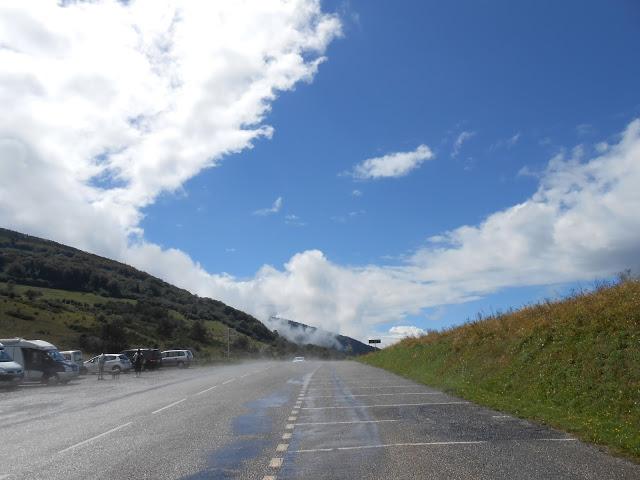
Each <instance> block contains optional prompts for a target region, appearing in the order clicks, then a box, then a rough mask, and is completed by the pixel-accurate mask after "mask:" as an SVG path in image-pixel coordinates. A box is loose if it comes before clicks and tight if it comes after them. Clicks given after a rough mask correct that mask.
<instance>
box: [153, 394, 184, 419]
mask: <svg viewBox="0 0 640 480" xmlns="http://www.w3.org/2000/svg"><path fill="white" fill-rule="evenodd" d="M186 399H187V398H186V397H185V398H183V399H182V400H178V401H177V402H173V403H170V404H169V405H166V406H164V407H162V408H159V409H158V410H155V411H153V412H151V414H152V415H155V414H156V413H160V412H162V411H163V410H166V409H167V408H171V407H174V406H175V405H178V404H180V403H182V402H184V401H185V400H186Z"/></svg>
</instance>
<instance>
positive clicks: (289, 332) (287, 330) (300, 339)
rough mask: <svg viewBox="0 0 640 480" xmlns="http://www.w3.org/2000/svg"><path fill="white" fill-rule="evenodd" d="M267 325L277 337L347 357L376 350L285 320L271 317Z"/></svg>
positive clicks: (342, 337)
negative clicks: (343, 354)
mask: <svg viewBox="0 0 640 480" xmlns="http://www.w3.org/2000/svg"><path fill="white" fill-rule="evenodd" d="M268 323H269V327H270V328H271V329H272V330H277V332H278V334H279V335H281V336H284V337H285V338H286V339H287V340H289V341H291V342H294V343H296V344H298V345H308V344H311V345H318V346H322V347H327V348H334V349H337V350H339V351H342V352H345V353H346V354H348V355H362V354H365V353H370V352H373V351H376V350H378V349H377V348H374V347H372V346H370V345H367V344H365V343H362V342H360V341H358V340H356V339H354V338H351V337H347V336H344V335H338V334H336V333H332V332H328V331H326V330H322V329H320V328H316V327H312V326H310V325H305V324H304V323H300V322H295V321H293V320H288V319H286V318H280V317H271V318H270V319H269V321H268Z"/></svg>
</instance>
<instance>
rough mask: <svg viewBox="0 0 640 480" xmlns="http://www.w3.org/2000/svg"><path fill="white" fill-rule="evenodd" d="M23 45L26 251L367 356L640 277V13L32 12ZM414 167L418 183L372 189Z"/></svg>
mask: <svg viewBox="0 0 640 480" xmlns="http://www.w3.org/2000/svg"><path fill="white" fill-rule="evenodd" d="M74 10H77V11H76V12H75V15H73V16H72V15H70V13H71V12H72V11H74ZM175 18H179V21H177V23H175V22H174V20H173V19H175ZM0 22H4V23H3V24H4V25H7V26H8V27H7V30H6V31H7V32H8V33H7V38H6V39H5V41H4V45H5V47H2V46H0V61H4V65H5V66H7V65H10V67H5V68H7V75H6V76H5V77H4V78H5V79H8V80H2V79H0V82H5V83H2V84H1V85H0V86H4V87H5V91H6V92H9V95H8V96H6V98H4V97H3V98H4V102H5V104H6V105H9V106H8V107H7V108H8V111H9V112H10V113H11V115H8V117H9V116H10V117H11V118H14V119H18V120H16V121H13V122H8V121H7V122H4V123H2V124H0V150H1V152H0V153H3V155H4V158H5V159H7V161H6V162H3V163H4V165H5V166H6V167H7V169H6V171H0V173H3V175H4V180H0V188H2V190H0V192H1V193H5V194H6V195H5V197H4V198H12V199H13V198H15V202H13V203H11V204H9V203H6V204H4V205H3V204H2V203H0V222H1V223H2V224H3V225H5V226H7V227H10V228H15V229H18V230H21V231H25V232H28V233H33V234H36V235H41V236H45V237H47V238H52V239H55V240H58V241H62V242H65V243H68V244H71V245H74V246H77V247H80V248H84V249H86V250H89V251H92V252H95V253H99V254H102V255H105V256H109V257H111V258H116V259H119V260H122V261H125V262H127V263H130V264H132V265H134V266H137V267H138V268H141V269H143V270H146V271H149V272H150V273H153V274H155V275H158V276H160V277H162V278H164V279H166V280H168V281H170V282H172V283H175V284H177V285H179V286H182V287H184V288H187V289H189V290H191V291H192V292H194V293H198V294H200V295H206V296H212V297H214V298H219V299H221V300H223V301H225V302H227V303H230V304H232V305H234V306H236V307H238V308H242V309H244V310H246V311H248V312H250V313H252V314H254V315H256V316H257V317H258V318H260V319H261V320H266V319H268V317H269V315H272V314H278V315H282V316H285V317H289V318H293V319H295V320H297V321H301V322H305V323H309V324H313V325H316V326H321V327H325V328H327V329H331V330H335V331H340V332H341V333H345V334H350V335H353V336H357V337H358V338H362V339H366V338H367V337H369V336H372V335H378V336H383V337H384V336H388V337H389V338H391V337H393V336H394V335H398V332H399V331H400V330H396V333H390V332H389V331H388V330H389V328H391V327H393V326H401V327H403V328H404V327H406V328H407V330H405V331H406V332H410V331H411V328H413V327H417V328H420V329H428V328H443V327H448V326H451V325H455V324H458V323H461V322H463V321H465V320H466V319H467V318H470V317H474V316H475V314H476V312H478V311H482V312H484V313H490V312H491V311H495V310H500V309H501V310H504V309H507V308H509V307H510V306H516V307H517V306H520V305H523V304H527V303H530V302H535V301H538V300H540V299H543V298H549V297H557V296H558V295H562V294H565V293H566V292H568V291H569V290H570V289H571V288H574V287H575V286H577V285H580V286H588V285H590V283H591V282H592V281H593V280H595V279H597V278H610V277H612V276H614V275H615V274H616V272H618V271H620V270H622V269H624V268H636V267H637V266H638V263H637V258H638V255H637V254H638V253H640V252H639V251H638V247H637V245H639V244H640V242H637V239H638V238H640V224H639V220H638V219H637V218H636V216H634V215H630V214H628V212H629V211H633V209H634V208H635V206H640V194H639V193H638V192H636V190H637V189H635V188H633V185H634V183H633V182H634V181H635V179H636V178H637V175H640V158H638V152H639V151H640V150H638V147H637V145H638V144H640V140H639V138H638V137H639V134H638V129H639V128H640V126H638V125H636V123H634V121H635V119H637V118H638V117H640V93H639V90H638V78H640V62H638V61H637V58H638V57H639V53H640V52H639V47H638V45H640V6H639V5H638V3H637V2H635V1H631V0H628V1H624V0H619V1H604V0H603V1H564V2H554V1H525V2H513V1H483V2H479V1H456V2H436V1H402V2H386V1H355V0H351V1H348V2H347V1H323V2H316V1H314V0H296V1H294V2H290V3H289V4H287V3H284V2H283V3H278V2H273V3H270V4H268V5H267V4H266V3H261V2H260V1H259V0H258V1H255V2H253V3H251V2H250V4H248V5H247V6H245V7H243V8H239V7H238V6H237V4H234V2H229V3H224V2H220V3H218V2H216V3H215V5H214V4H213V3H212V4H209V5H204V4H202V5H194V4H191V5H190V4H189V3H188V2H187V3H184V2H180V1H178V0H171V1H169V2H167V4H166V5H164V6H163V7H162V8H158V7H157V6H156V5H154V4H153V2H152V1H150V0H138V1H135V2H128V3H125V4H123V3H118V2H110V1H106V0H105V1H98V2H94V3H92V4H90V6H89V7H88V8H83V9H81V8H80V4H69V5H65V6H61V5H58V4H57V3H56V2H51V4H50V5H48V7H47V8H44V7H43V8H40V9H35V8H33V7H32V6H29V5H25V4H23V3H21V2H15V4H14V5H13V8H12V9H9V8H7V9H0ZM172 22H174V23H173V24H172ZM11 25H23V28H21V29H12V28H11ZM114 32H120V33H119V34H118V35H115V34H114ZM78 39H84V40H83V41H79V40H78ZM0 44H2V42H0ZM158 45H160V46H161V47H158ZM317 61H320V63H319V64H316V62H317ZM56 62H57V63H56ZM12 75H14V76H13V77H12ZM12 78H20V79H22V80H20V81H19V82H13V81H12V80H11V79H12ZM24 79H32V81H31V83H29V82H26V81H24ZM12 82H13V83H12ZM33 99H37V101H36V100H33ZM20 119H25V120H24V121H20ZM132 119H135V121H132ZM34 131H35V132H40V137H38V138H36V137H34V136H33V135H32V132H34ZM3 139H4V140H3ZM2 141H4V142H5V143H2ZM420 148H422V149H423V150H422V151H423V152H429V153H428V154H424V155H423V156H422V157H420V159H418V160H416V158H417V156H419V155H418V154H417V153H416V152H417V151H419V149H420ZM25 152H27V153H25ZM396 154H400V156H402V155H404V156H405V157H403V158H405V159H407V158H409V159H410V160H407V161H410V162H413V163H411V166H410V167H409V168H407V169H406V170H403V171H402V172H401V173H402V174H395V175H393V174H385V175H386V176H385V175H383V176H382V177H379V178H359V177H358V175H355V174H354V172H358V171H364V170H362V169H364V168H365V165H366V164H365V163H364V162H365V161H367V160H372V159H373V160H372V161H373V163H376V162H377V164H378V165H382V164H385V165H388V162H389V161H390V160H393V159H396V160H397V158H399V157H397V156H396ZM96 159H99V161H97V160H96ZM10 164H11V165H14V166H15V165H22V164H24V165H25V166H28V167H29V168H28V169H27V170H30V171H31V172H34V171H36V172H39V173H38V175H36V176H35V177H34V176H33V175H31V176H29V175H27V173H26V172H27V170H25V171H24V174H23V173H20V172H21V170H20V169H16V168H12V169H9V167H8V165H10ZM0 166H2V164H0ZM358 169H360V170H358ZM396 173H397V172H396ZM360 176H361V177H362V175H360ZM365 177H366V175H365ZM39 185H46V189H48V190H51V191H52V193H51V197H50V198H49V199H40V201H38V198H39V197H38V194H37V193H38V192H40V191H42V190H43V188H40V187H39ZM56 192H57V193H56ZM51 198H53V199H55V200H54V201H51V200H50V199H51ZM61 212H63V213H64V216H65V217H66V218H68V225H73V227H72V228H69V227H68V226H66V225H67V224H66V223H65V224H63V225H61V224H60V223H59V222H58V223H56V222H53V221H52V220H51V219H52V218H56V216H57V217H59V216H60V214H61ZM414 331H415V330H414Z"/></svg>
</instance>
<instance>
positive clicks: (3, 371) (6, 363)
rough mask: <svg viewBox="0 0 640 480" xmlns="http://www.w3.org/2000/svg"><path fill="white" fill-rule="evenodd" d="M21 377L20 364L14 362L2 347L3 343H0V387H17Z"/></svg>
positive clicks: (21, 369) (22, 375)
mask: <svg viewBox="0 0 640 480" xmlns="http://www.w3.org/2000/svg"><path fill="white" fill-rule="evenodd" d="M23 378H24V369H23V368H22V365H20V364H19V363H16V362H14V361H13V358H11V355H9V353H7V351H6V350H5V349H4V345H3V344H1V343H0V388H3V387H9V388H13V387H17V386H18V385H19V384H20V382H22V379H23Z"/></svg>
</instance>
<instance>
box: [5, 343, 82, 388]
mask: <svg viewBox="0 0 640 480" xmlns="http://www.w3.org/2000/svg"><path fill="white" fill-rule="evenodd" d="M0 343H2V344H3V345H4V349H5V351H6V352H7V353H8V354H9V355H11V357H12V358H13V360H14V361H15V362H16V363H19V364H20V365H22V368H23V369H24V379H25V380H28V381H34V382H42V383H58V382H60V383H67V382H68V381H69V380H71V379H72V378H75V377H77V376H78V375H79V368H78V366H77V365H76V364H75V363H71V362H68V361H67V360H65V358H64V357H63V356H62V355H61V354H60V352H59V351H58V349H57V348H56V346H55V345H52V344H51V343H49V342H45V341H44V340H25V339H24V338H5V339H0Z"/></svg>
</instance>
